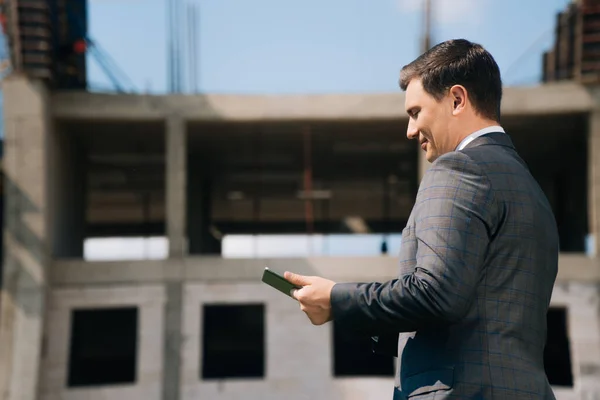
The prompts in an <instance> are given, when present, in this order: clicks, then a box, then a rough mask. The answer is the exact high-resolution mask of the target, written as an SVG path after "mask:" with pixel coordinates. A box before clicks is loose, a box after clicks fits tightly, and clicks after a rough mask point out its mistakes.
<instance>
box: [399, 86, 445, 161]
mask: <svg viewBox="0 0 600 400" xmlns="http://www.w3.org/2000/svg"><path fill="white" fill-rule="evenodd" d="M405 107H406V112H407V113H408V116H409V120H408V129H407V131H406V137H408V138H409V139H418V141H419V144H420V145H421V149H422V150H423V151H425V152H426V156H425V157H426V158H427V161H429V162H434V161H435V160H436V159H437V158H438V157H439V156H441V155H442V154H445V153H447V152H450V151H453V150H454V148H455V147H456V144H453V140H452V138H451V136H450V130H451V123H452V100H451V97H450V96H445V97H444V98H442V99H441V100H440V101H437V100H436V99H435V98H434V97H433V96H431V95H430V94H428V93H427V92H425V89H423V85H422V83H421V80H420V79H413V80H411V81H410V83H409V84H408V87H407V88H406V100H405Z"/></svg>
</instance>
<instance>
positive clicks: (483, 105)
mask: <svg viewBox="0 0 600 400" xmlns="http://www.w3.org/2000/svg"><path fill="white" fill-rule="evenodd" d="M415 78H418V79H421V83H422V84H423V89H424V90H425V92H427V93H429V94H430V95H431V96H433V97H434V98H435V99H437V100H441V99H442V97H443V96H444V95H445V94H446V92H447V91H448V90H449V89H450V88H451V87H452V86H453V85H462V86H464V87H465V89H466V90H467V92H468V93H469V97H470V99H471V103H472V104H473V107H474V108H475V111H476V112H477V113H478V114H480V115H482V116H483V117H485V118H489V119H492V120H495V121H499V120H500V103H501V101H502V80H501V78H500V69H499V68H498V64H496V61H495V60H494V58H493V57H492V55H491V54H490V53H489V52H488V51H487V50H485V49H484V48H483V47H482V46H481V45H479V44H477V43H471V42H469V41H468V40H465V39H456V40H448V41H446V42H443V43H440V44H438V45H436V46H434V47H432V48H431V49H429V50H428V51H426V52H425V53H423V54H422V55H420V56H419V57H418V58H417V59H416V60H414V61H413V62H411V63H410V64H408V65H405V66H404V67H403V68H402V71H401V72H400V87H401V88H402V90H406V88H407V87H408V84H409V83H410V81H411V80H413V79H415Z"/></svg>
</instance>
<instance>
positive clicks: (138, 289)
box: [0, 0, 600, 400]
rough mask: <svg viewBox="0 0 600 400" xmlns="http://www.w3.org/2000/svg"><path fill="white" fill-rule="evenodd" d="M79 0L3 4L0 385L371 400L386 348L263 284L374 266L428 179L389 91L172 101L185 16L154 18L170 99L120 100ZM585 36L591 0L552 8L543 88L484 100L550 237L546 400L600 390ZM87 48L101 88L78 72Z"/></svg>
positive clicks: (189, 22)
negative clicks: (265, 273) (549, 225)
mask: <svg viewBox="0 0 600 400" xmlns="http://www.w3.org/2000/svg"><path fill="white" fill-rule="evenodd" d="M427 3H428V2H427ZM87 7H88V4H87V2H86V0H68V1H67V0H12V1H8V0H3V1H0V10H1V14H0V16H1V19H0V21H1V22H2V27H3V31H4V35H5V36H4V38H5V42H6V46H5V50H6V51H5V55H4V57H3V59H2V64H1V66H2V67H1V70H2V74H3V76H4V75H5V77H4V79H3V84H2V91H3V97H2V98H3V116H4V117H3V130H4V136H3V142H2V143H3V146H2V149H3V151H2V164H1V166H2V174H3V181H2V187H1V193H2V197H1V199H2V204H3V208H2V213H1V216H2V217H1V220H2V224H3V230H2V235H3V241H2V243H3V246H2V248H1V251H2V260H3V262H2V274H1V276H2V281H1V284H2V297H1V300H0V301H1V303H0V390H1V391H2V394H1V396H2V398H3V399H5V400H22V399H23V400H33V399H53V400H54V399H70V400H78V399H86V400H90V399H105V398H112V399H144V400H146V399H165V400H166V399H168V400H180V399H181V400H187V399H189V400H192V399H194V400H196V399H211V400H219V399H238V398H244V399H289V400H296V399H298V400H300V399H331V400H334V399H340V400H341V399H344V400H354V399H356V400H358V399H384V398H389V396H390V395H391V393H392V386H393V373H394V363H393V359H391V358H382V357H378V356H375V355H373V354H371V353H370V347H369V339H368V338H364V339H358V338H353V337H348V336H345V335H343V334H342V333H341V332H339V331H336V326H335V324H328V325H325V326H322V327H313V326H312V325H310V323H309V322H308V320H307V319H306V318H305V316H304V315H303V314H302V313H301V312H299V310H298V307H297V304H296V303H295V302H294V301H292V300H290V299H288V298H285V297H283V296H282V295H281V294H279V293H278V292H276V291H274V290H272V289H271V288H269V287H266V286H265V285H263V284H261V282H260V277H261V274H262V270H263V269H264V267H267V266H268V267H270V268H272V269H274V270H276V271H279V272H283V271H285V270H293V271H296V272H299V273H303V274H311V275H312V274H316V275H321V276H325V277H328V278H330V279H333V280H336V281H371V280H379V281H382V280H388V279H392V278H394V277H395V274H396V258H395V255H396V254H397V251H398V249H399V244H400V241H401V232H402V229H403V228H404V224H405V223H406V220H407V218H408V215H409V213H410V210H411V207H412V205H413V202H414V198H415V194H416V192H417V189H418V185H419V181H420V179H421V177H422V175H423V174H424V172H425V171H426V169H427V162H426V161H425V160H424V159H423V157H422V154H421V152H420V150H419V149H418V148H417V146H416V144H415V143H412V142H409V141H407V140H406V138H405V136H404V132H405V129H406V124H407V118H406V116H405V113H404V111H403V110H404V108H403V104H404V96H403V94H402V93H400V92H399V91H398V92H397V93H391V94H376V93H374V94H312V95H311V94H308V95H276V96H273V95H271V96H266V95H265V96H262V95H235V94H210V93H195V94H183V93H182V76H181V75H182V70H183V68H182V65H181V57H178V54H181V52H183V51H185V49H183V47H184V45H183V43H184V42H185V41H184V40H183V39H182V37H183V36H185V35H189V37H188V41H187V42H188V43H190V45H189V47H190V49H192V50H190V51H189V53H188V57H187V59H188V61H189V62H190V63H191V64H194V63H197V59H196V58H197V55H195V52H194V50H193V49H194V48H195V44H194V43H195V41H194V40H195V39H194V38H195V37H196V29H197V27H196V24H197V22H196V15H197V13H198V10H197V9H195V8H194V7H191V6H190V7H189V8H187V13H186V26H187V30H186V31H185V32H186V33H185V34H184V33H182V32H183V31H182V30H181V27H180V24H181V21H179V20H177V18H176V17H175V16H170V24H169V43H168V46H169V58H168V63H169V90H168V91H169V93H167V94H164V95H149V94H139V93H132V92H131V87H132V85H131V82H130V81H129V79H128V78H127V76H126V75H125V74H124V73H123V72H122V71H121V70H120V69H119V67H118V65H117V63H116V62H115V61H114V60H113V59H112V58H111V56H110V55H109V54H108V53H107V52H106V51H104V50H103V49H102V47H101V46H100V44H99V43H98V42H96V41H95V40H94V39H93V38H91V37H89V32H88V28H87V24H88V23H87V21H88V10H87ZM168 7H170V8H169V9H177V7H181V4H178V3H177V0H169V6H168ZM426 15H428V13H426ZM426 21H430V19H429V18H426ZM425 26H426V28H425V35H424V46H425V47H429V45H430V43H431V41H432V39H431V37H430V35H429V31H430V29H429V26H430V22H427V23H426V24H425ZM599 46H600V2H599V1H591V0H590V1H579V2H573V3H572V4H570V5H569V6H568V7H567V9H566V10H564V12H562V13H561V14H560V15H558V16H557V20H556V35H555V45H554V47H552V48H551V49H549V50H548V51H547V52H546V53H544V56H543V58H544V62H543V78H542V82H541V83H540V84H538V85H535V86H528V87H525V86H523V87H519V86H516V87H507V88H506V89H505V97H504V103H503V109H502V113H503V121H502V124H503V125H504V127H505V129H506V130H507V132H509V133H510V134H511V136H512V138H513V141H514V142H515V144H516V146H517V148H518V150H519V152H520V153H521V154H522V156H523V158H524V159H525V160H526V161H527V163H528V164H529V166H530V168H531V171H532V173H533V175H534V176H535V177H536V179H537V180H538V181H539V182H540V184H541V186H542V187H543V189H544V191H545V193H546V195H547V196H548V198H549V199H550V202H551V204H552V206H553V208H554V212H555V215H556V218H557V220H558V225H559V229H560V240H561V257H560V270H559V276H558V280H557V284H556V287H555V290H554V296H553V298H552V308H551V310H550V312H549V316H548V328H549V329H548V342H547V345H546V352H545V356H546V361H545V363H546V370H547V374H548V377H549V380H550V382H551V383H552V384H553V386H554V388H555V390H556V394H557V398H558V399H600V302H599V300H600V297H599V288H600V286H599V282H600V264H599V260H600V259H599V256H598V254H597V249H598V248H599V243H598V242H599V240H600V236H599V234H600V232H599V229H600V96H599V92H598V86H597V84H598V80H599V77H600V47H599ZM90 54H92V55H93V56H94V58H95V59H96V61H97V62H98V64H99V65H101V67H102V69H103V71H104V72H105V73H106V75H107V76H108V77H109V80H110V82H111V83H112V85H113V92H112V93H99V92H98V91H96V90H93V89H94V88H92V87H91V86H90V84H89V82H88V81H89V80H88V77H87V65H86V64H87V60H88V59H89V56H90ZM190 81H191V85H192V87H195V86H196V83H195V80H194V78H193V77H192V78H191V79H190Z"/></svg>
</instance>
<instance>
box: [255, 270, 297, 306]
mask: <svg viewBox="0 0 600 400" xmlns="http://www.w3.org/2000/svg"><path fill="white" fill-rule="evenodd" d="M262 281H263V282H264V283H266V284H267V285H269V286H272V287H273V288H275V289H277V290H279V291H280V292H281V293H283V294H287V295H288V296H290V297H292V294H291V292H292V289H300V288H301V286H297V285H294V284H293V283H291V282H290V281H288V280H287V279H285V278H284V277H283V276H281V275H279V274H278V273H277V272H273V271H271V270H270V269H269V268H268V267H267V268H265V270H264V272H263V276H262ZM292 298H293V297H292Z"/></svg>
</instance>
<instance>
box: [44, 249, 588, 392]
mask: <svg viewBox="0 0 600 400" xmlns="http://www.w3.org/2000/svg"><path fill="white" fill-rule="evenodd" d="M264 266H269V267H270V268H273V269H275V270H278V271H284V270H286V269H291V270H294V271H298V272H300V273H304V274H319V275H322V276H326V277H330V278H332V279H334V280H338V281H367V280H368V281H370V280H379V281H382V280H387V279H391V278H392V277H394V275H395V273H396V263H395V259H394V258H393V257H364V258H347V259H346V258H311V259H269V260H255V259H253V260H249V259H239V260H223V259H219V258H200V257H198V258H184V259H180V260H165V261H155V262H127V263H121V262H119V263H83V262H78V261H61V262H56V263H55V264H54V265H53V270H54V273H53V275H52V280H53V286H54V287H55V289H53V291H52V297H51V301H50V320H51V321H52V324H51V325H49V326H48V331H47V332H48V337H47V341H48V343H49V349H51V351H49V352H48V353H47V355H46V357H45V359H44V360H43V365H44V368H43V373H42V382H43V386H42V398H44V399H59V398H65V399H70V400H77V399H86V400H87V399H95V398H101V397H102V396H104V398H105V396H109V395H110V396H115V397H117V396H119V397H121V396H122V397H123V398H125V397H127V398H131V399H137V398H140V399H141V398H144V399H155V398H159V397H160V396H159V394H160V392H161V385H164V381H161V379H160V376H161V374H160V371H161V370H162V369H163V368H168V365H167V364H166V363H165V362H164V357H161V355H160V354H159V353H158V352H157V349H159V348H160V343H161V340H162V339H164V337H162V336H161V332H164V329H165V326H164V325H163V324H164V323H165V321H166V313H167V311H165V310H167V308H165V307H164V305H165V304H166V302H167V296H165V293H166V288H168V287H169V285H172V283H173V282H180V283H181V285H182V299H181V304H180V307H181V310H180V311H181V319H180V321H179V322H178V324H176V325H175V326H173V325H172V326H170V329H171V334H174V333H180V335H181V347H180V349H179V351H178V358H179V359H180V360H181V361H180V373H179V379H178V380H177V381H178V385H179V387H178V390H179V393H180V398H181V399H182V400H192V399H203V398H208V399H211V400H221V399H228V400H229V399H239V398H242V397H244V398H247V399H282V398H286V399H290V400H296V399H297V400H300V399H302V400H304V399H328V400H329V399H331V400H338V399H339V400H354V399H356V400H358V399H361V400H364V399H373V400H374V399H385V398H389V396H390V395H391V390H392V386H393V378H364V379H363V378H355V379H338V378H335V377H333V376H332V357H331V354H332V335H331V324H327V325H324V326H321V327H315V326H312V325H311V324H310V322H309V321H308V319H307V318H306V317H305V316H304V314H303V313H302V312H301V311H300V310H299V308H298V305H297V304H296V303H295V302H294V301H293V300H291V299H288V298H286V297H284V296H283V295H281V294H280V293H279V292H277V291H275V290H273V289H271V288H269V287H267V286H265V285H264V284H262V283H261V282H260V281H259V279H260V274H261V272H262V269H263V268H264ZM560 269H561V272H560V275H559V281H558V283H557V285H556V287H555V291H554V295H553V298H552V306H557V307H566V308H567V313H568V332H569V337H570V346H571V352H572V363H573V374H574V387H573V388H555V390H556V394H557V398H558V399H559V400H560V399H594V398H597V397H593V396H600V296H599V295H600V271H599V269H598V268H597V264H596V262H594V261H592V260H590V259H588V258H585V257H578V256H563V257H562V258H561V267H560ZM256 302H260V303H264V304H265V305H266V315H265V320H266V326H267V327H266V344H267V347H266V365H267V370H266V376H265V377H264V379H258V380H244V379H241V380H222V381H203V380H201V379H200V378H199V376H200V373H199V371H200V368H201V365H200V361H199V360H200V359H201V358H200V354H201V340H202V318H201V309H202V308H201V306H202V305H203V304H211V303H221V304H222V303H230V304H231V303H235V304H243V303H256ZM107 304H112V305H116V304H122V305H125V304H139V305H140V306H141V307H142V317H141V325H142V328H141V338H142V339H141V341H140V352H139V354H140V359H139V361H138V365H139V368H143V371H145V372H144V373H143V374H142V378H140V380H139V381H138V383H136V384H135V385H131V386H123V387H107V388H103V389H96V390H92V389H88V390H69V389H68V388H66V387H65V382H66V380H65V374H66V364H65V360H66V357H67V346H66V344H67V343H68V333H69V329H68V328H69V320H68V311H69V310H70V309H71V308H73V307H76V306H84V305H85V306H89V305H97V306H100V305H107ZM179 329H180V331H179V332H177V331H178V330H179ZM150 376H152V377H154V380H151V379H150ZM161 382H162V383H161ZM590 396H591V397H590Z"/></svg>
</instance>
